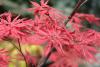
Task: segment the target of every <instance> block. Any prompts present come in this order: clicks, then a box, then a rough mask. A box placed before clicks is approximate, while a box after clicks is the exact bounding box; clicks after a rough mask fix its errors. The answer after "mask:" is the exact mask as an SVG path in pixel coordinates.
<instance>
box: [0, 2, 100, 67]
mask: <svg viewBox="0 0 100 67" xmlns="http://www.w3.org/2000/svg"><path fill="white" fill-rule="evenodd" d="M31 1H37V2H39V1H40V0H0V14H1V13H4V12H8V11H10V12H12V13H14V14H15V15H21V16H22V17H27V18H33V15H32V13H30V12H28V11H26V9H27V8H30V7H32V5H31V3H30V2H31ZM77 1H78V0H50V1H49V3H48V4H49V5H50V6H52V7H54V8H57V9H59V10H62V11H63V12H64V13H65V14H66V15H70V13H71V12H72V10H73V8H74V7H75V4H76V3H77ZM78 12H80V13H88V14H94V15H96V16H97V17H100V0H88V2H87V3H86V4H84V5H83V6H82V7H81V8H80V10H78ZM91 28H93V29H95V30H97V31H100V27H99V26H96V25H91ZM14 53H16V51H15V52H14ZM97 58H99V59H100V56H99V54H97ZM22 63H23V62H22ZM10 67H11V66H10ZM12 67H13V65H12ZM22 67H23V66H22ZM80 67H100V64H98V63H93V64H88V63H85V64H81V65H80Z"/></svg>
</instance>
